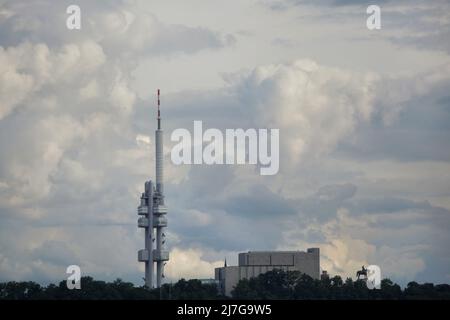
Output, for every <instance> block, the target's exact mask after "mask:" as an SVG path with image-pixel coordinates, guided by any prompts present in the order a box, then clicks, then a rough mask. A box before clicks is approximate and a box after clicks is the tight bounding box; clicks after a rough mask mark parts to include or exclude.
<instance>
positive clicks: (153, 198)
mask: <svg viewBox="0 0 450 320" xmlns="http://www.w3.org/2000/svg"><path fill="white" fill-rule="evenodd" d="M157 120H158V128H157V129H156V131H155V144H156V150H155V151H156V168H155V169H156V183H153V182H152V181H151V180H149V181H147V182H145V186H144V193H142V196H141V204H140V205H139V207H138V215H141V216H142V217H140V218H139V219H138V227H139V228H144V230H145V249H142V250H139V251H138V261H140V262H144V263H145V285H146V286H147V288H149V289H151V288H153V277H154V266H155V262H156V288H159V287H161V280H162V278H164V265H165V261H168V260H169V252H168V251H167V250H165V242H166V240H165V238H166V234H165V233H166V231H165V230H166V227H167V218H166V214H167V207H166V206H165V205H164V175H163V174H164V172H163V167H164V166H163V130H162V129H161V111H160V99H159V89H158V117H157Z"/></svg>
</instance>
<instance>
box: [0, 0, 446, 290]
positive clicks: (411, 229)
mask: <svg viewBox="0 0 450 320" xmlns="http://www.w3.org/2000/svg"><path fill="white" fill-rule="evenodd" d="M372 2H373V1H372ZM372 2H371V3H369V2H366V1H352V0H319V1H312V0H304V1H302V0H242V1H217V0H208V1H207V0H193V1H189V2H187V1H181V0H180V1H138V0H136V1H121V0H111V1H108V2H106V1H88V0H82V1H75V0H71V1H58V2H55V1H49V0H39V1H37V0H36V1H22V0H14V1H4V0H0V281H10V280H15V281H22V280H33V281H36V282H40V283H43V284H46V283H50V282H56V281H60V280H63V279H66V277H67V275H66V273H65V271H66V268H67V266H69V265H72V264H75V265H79V266H80V267H81V272H82V275H90V276H93V277H94V278H98V279H103V280H112V279H116V278H122V279H124V280H127V281H132V282H134V283H135V284H137V285H142V284H143V280H142V277H143V267H144V266H143V264H142V263H139V262H137V250H139V249H142V248H143V245H144V239H143V231H142V230H139V229H138V228H137V218H138V215H137V211H136V208H137V206H138V205H139V197H140V194H141V192H142V191H143V186H144V182H145V181H146V180H148V179H154V147H155V146H154V130H155V127H156V121H155V110H156V109H155V108H156V97H155V92H156V89H157V88H160V89H161V104H162V107H161V108H162V117H163V128H164V130H165V149H164V150H165V179H166V181H165V193H166V204H167V206H168V208H169V213H168V220H169V225H168V240H167V244H168V247H169V249H170V261H169V263H168V264H167V266H166V272H165V273H166V274H165V275H166V278H165V281H176V280H177V279H179V278H182V277H184V278H212V277H213V276H214V267H218V266H222V265H223V260H224V258H226V259H227V262H228V265H233V264H237V253H239V252H245V251H248V250H306V249H307V248H310V247H319V248H320V250H321V267H322V269H323V270H327V271H328V273H330V274H332V275H341V276H342V277H344V278H345V277H353V278H355V273H356V271H357V270H358V269H361V266H362V265H366V266H367V265H369V264H376V265H379V266H380V268H381V272H382V276H383V277H389V278H390V279H392V280H394V281H396V282H398V283H400V284H402V285H405V284H406V283H408V282H409V281H413V280H414V281H417V282H434V283H449V282H450V250H449V248H448V244H449V243H450V235H449V230H450V93H449V92H450V90H449V88H450V56H449V53H450V3H449V2H448V1H439V0H433V1H416V0H413V1H401V0H399V1H388V0H384V1H381V0H379V1H378V2H377V3H376V4H378V5H379V6H380V8H381V29H380V30H369V29H368V28H367V27H366V19H367V17H368V15H367V13H366V8H367V6H368V5H369V4H374V3H372ZM375 2H376V1H375ZM71 4H77V5H78V6H79V7H80V9H81V29H80V30H69V29H67V27H66V19H67V18H68V14H67V13H66V8H67V7H68V6H69V5H71ZM194 120H201V121H203V126H204V127H205V128H218V129H220V130H225V129H227V128H245V129H247V128H277V129H279V130H280V170H279V172H278V174H276V175H273V176H261V175H260V174H259V168H257V167H256V166H254V165H212V166H208V165H180V166H176V165H174V164H173V163H172V162H171V158H170V153H171V148H172V147H173V146H174V144H175V143H174V142H172V141H170V133H171V132H172V131H173V130H175V129H177V128H186V129H188V130H193V121H194Z"/></svg>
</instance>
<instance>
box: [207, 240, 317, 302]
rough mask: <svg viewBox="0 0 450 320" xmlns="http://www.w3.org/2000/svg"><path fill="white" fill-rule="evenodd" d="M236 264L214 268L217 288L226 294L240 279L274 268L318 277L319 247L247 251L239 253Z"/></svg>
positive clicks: (228, 294) (255, 275)
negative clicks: (294, 249) (300, 249)
mask: <svg viewBox="0 0 450 320" xmlns="http://www.w3.org/2000/svg"><path fill="white" fill-rule="evenodd" d="M238 264H239V265H238V266H230V267H228V266H226V265H225V266H224V267H221V268H216V269H215V279H216V280H217V281H218V283H219V289H220V290H221V292H222V293H223V294H225V295H227V296H230V295H231V290H233V288H234V286H235V285H236V284H237V283H238V282H239V280H241V279H249V278H252V277H257V276H258V275H260V274H261V273H265V272H267V271H271V270H274V269H281V270H284V271H300V272H303V273H306V274H307V275H309V276H311V277H312V278H314V279H319V278H320V252H319V248H309V249H308V250H307V251H306V252H304V251H249V252H246V253H240V254H239V263H238Z"/></svg>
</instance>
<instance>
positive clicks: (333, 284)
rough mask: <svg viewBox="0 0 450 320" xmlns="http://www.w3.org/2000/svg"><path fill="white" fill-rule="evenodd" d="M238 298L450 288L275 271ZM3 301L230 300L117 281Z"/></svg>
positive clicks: (448, 295)
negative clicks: (371, 284) (374, 285)
mask: <svg viewBox="0 0 450 320" xmlns="http://www.w3.org/2000/svg"><path fill="white" fill-rule="evenodd" d="M231 298H232V299H256V300H258V299H287V300H290V299H334V300H344V299H345V300H348V299H365V300H370V299H389V300H393V299H394V300H409V299H445V300H450V285H448V284H439V285H434V284H432V283H424V284H418V283H417V282H410V283H408V285H407V286H406V287H405V288H404V289H402V288H401V287H400V286H399V285H398V284H396V283H393V282H392V281H391V280H389V279H383V280H382V281H381V288H380V289H379V290H369V289H368V288H367V287H366V285H365V283H364V281H362V280H357V281H353V280H352V279H351V278H347V279H346V280H345V281H344V280H342V278H341V277H340V276H334V277H331V278H324V279H320V280H319V279H313V278H311V277H310V276H308V275H306V274H302V273H300V272H298V271H287V272H285V271H282V270H273V271H269V272H267V273H264V274H261V275H259V276H258V277H255V278H251V279H243V280H240V281H239V282H238V284H237V285H236V287H235V288H234V290H233V291H232V297H231ZM0 299H1V300H123V299H126V300H158V299H164V300H167V299H174V300H187V299H199V300H206V299H209V300H214V299H229V297H225V296H223V295H221V294H220V292H219V290H218V288H217V286H216V285H215V284H203V283H202V282H201V281H200V280H197V279H191V280H185V279H181V280H179V281H177V282H176V283H173V284H164V285H163V286H162V287H161V288H160V289H150V290H149V289H148V288H146V287H144V286H135V285H134V284H133V283H131V282H124V281H122V280H121V279H117V280H115V281H113V282H105V281H99V280H94V279H93V278H92V277H82V278H81V289H80V290H76V289H74V290H69V289H67V286H66V281H61V282H60V283H59V284H58V285H55V284H50V285H48V286H41V285H40V284H38V283H36V282H32V281H26V282H15V281H11V282H4V283H0Z"/></svg>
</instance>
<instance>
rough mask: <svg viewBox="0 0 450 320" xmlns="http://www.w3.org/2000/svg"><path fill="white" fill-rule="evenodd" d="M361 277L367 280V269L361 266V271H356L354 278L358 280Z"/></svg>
mask: <svg viewBox="0 0 450 320" xmlns="http://www.w3.org/2000/svg"><path fill="white" fill-rule="evenodd" d="M361 276H364V279H367V269H366V268H365V267H364V266H362V269H361V270H358V271H356V278H357V280H359V279H360V278H361Z"/></svg>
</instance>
